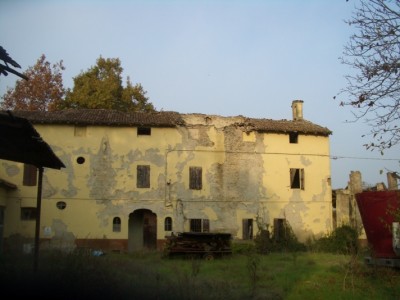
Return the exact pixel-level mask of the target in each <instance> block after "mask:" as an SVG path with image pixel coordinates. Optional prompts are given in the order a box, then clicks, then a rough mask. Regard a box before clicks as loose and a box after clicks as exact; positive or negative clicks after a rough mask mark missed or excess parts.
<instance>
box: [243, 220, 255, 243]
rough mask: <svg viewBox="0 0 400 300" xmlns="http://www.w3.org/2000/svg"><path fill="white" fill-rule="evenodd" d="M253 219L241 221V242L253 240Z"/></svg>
mask: <svg viewBox="0 0 400 300" xmlns="http://www.w3.org/2000/svg"><path fill="white" fill-rule="evenodd" d="M253 224H254V222H253V219H243V220H242V225H243V240H252V239H253Z"/></svg>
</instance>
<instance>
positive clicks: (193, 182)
mask: <svg viewBox="0 0 400 300" xmlns="http://www.w3.org/2000/svg"><path fill="white" fill-rule="evenodd" d="M202 187H203V182H202V168H201V167H189V188H190V189H191V190H201V189H202Z"/></svg>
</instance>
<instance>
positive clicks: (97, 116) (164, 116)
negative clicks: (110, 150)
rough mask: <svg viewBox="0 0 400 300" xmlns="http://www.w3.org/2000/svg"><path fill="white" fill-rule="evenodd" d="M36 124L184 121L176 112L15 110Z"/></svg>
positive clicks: (159, 124)
mask: <svg viewBox="0 0 400 300" xmlns="http://www.w3.org/2000/svg"><path fill="white" fill-rule="evenodd" d="M12 113H13V114H14V115H15V116H19V117H23V118H27V119H28V120H29V121H31V122H32V123H34V124H35V123H36V124H74V125H107V126H137V125H141V126H154V127H174V126H176V125H178V124H181V123H182V122H183V121H182V120H181V117H180V115H179V114H178V113H176V112H154V113H145V112H122V111H116V110H107V109H66V110H59V111H53V112H41V111H13V112H12Z"/></svg>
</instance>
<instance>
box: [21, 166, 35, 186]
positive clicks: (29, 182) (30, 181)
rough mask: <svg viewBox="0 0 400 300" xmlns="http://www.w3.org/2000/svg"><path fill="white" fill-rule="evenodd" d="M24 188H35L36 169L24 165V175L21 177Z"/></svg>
mask: <svg viewBox="0 0 400 300" xmlns="http://www.w3.org/2000/svg"><path fill="white" fill-rule="evenodd" d="M23 176H24V177H23V182H22V184H23V185H24V186H36V185H37V167H36V166H34V165H30V164H24V175H23Z"/></svg>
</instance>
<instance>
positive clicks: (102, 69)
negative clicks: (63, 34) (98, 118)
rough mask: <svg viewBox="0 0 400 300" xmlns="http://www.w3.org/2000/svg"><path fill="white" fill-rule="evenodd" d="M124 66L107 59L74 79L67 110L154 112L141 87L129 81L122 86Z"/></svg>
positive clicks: (98, 61) (114, 60) (69, 91)
mask: <svg viewBox="0 0 400 300" xmlns="http://www.w3.org/2000/svg"><path fill="white" fill-rule="evenodd" d="M122 71H123V68H122V67H121V62H120V60H119V59H118V58H108V59H104V58H102V57H101V56H100V58H99V59H97V64H96V65H95V66H93V67H91V68H89V69H88V70H87V71H86V72H81V74H79V75H78V76H76V77H75V78H74V87H73V89H72V90H68V92H67V96H66V99H65V103H64V106H65V107H67V108H91V109H98V108H102V109H116V110H122V111H154V107H153V105H152V104H151V103H149V102H148V98H147V97H146V96H145V95H146V92H145V91H144V90H143V87H142V86H141V85H140V84H136V85H135V86H133V85H132V83H131V82H130V80H129V77H128V79H127V83H126V87H125V88H124V87H123V86H122Z"/></svg>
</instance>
